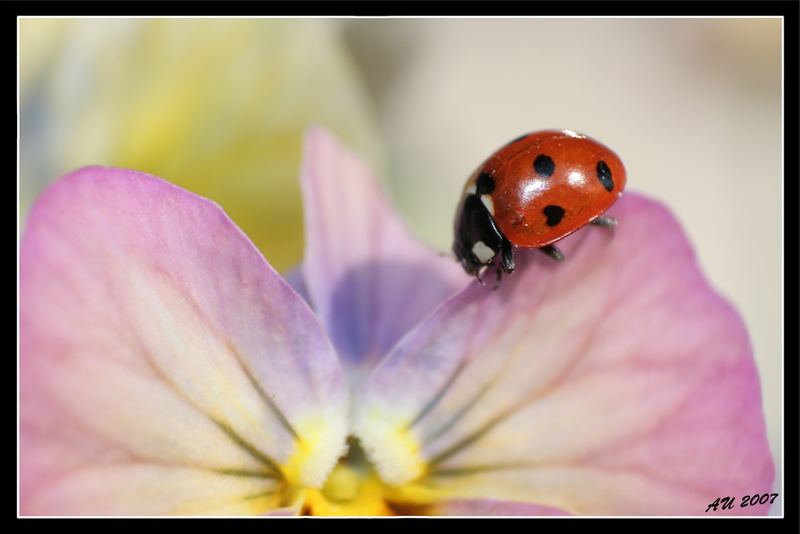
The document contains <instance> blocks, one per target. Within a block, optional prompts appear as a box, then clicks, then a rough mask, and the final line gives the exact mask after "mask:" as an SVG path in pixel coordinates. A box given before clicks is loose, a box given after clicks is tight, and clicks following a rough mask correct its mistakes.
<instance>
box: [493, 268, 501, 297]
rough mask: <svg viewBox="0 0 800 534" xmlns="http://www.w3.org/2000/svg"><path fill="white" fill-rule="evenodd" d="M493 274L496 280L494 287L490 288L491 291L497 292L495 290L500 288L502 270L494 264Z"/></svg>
mask: <svg viewBox="0 0 800 534" xmlns="http://www.w3.org/2000/svg"><path fill="white" fill-rule="evenodd" d="M494 272H495V276H496V279H495V281H494V287H493V288H492V291H497V288H498V287H500V279H501V278H503V269H501V268H500V266H499V265H496V264H495V266H494Z"/></svg>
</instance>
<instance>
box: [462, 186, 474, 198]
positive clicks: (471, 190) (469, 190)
mask: <svg viewBox="0 0 800 534" xmlns="http://www.w3.org/2000/svg"><path fill="white" fill-rule="evenodd" d="M476 191H477V189H476V188H475V184H472V185H471V186H469V187H468V188H467V189H466V190H465V191H464V196H465V197H466V196H469V195H474V194H475V192H476Z"/></svg>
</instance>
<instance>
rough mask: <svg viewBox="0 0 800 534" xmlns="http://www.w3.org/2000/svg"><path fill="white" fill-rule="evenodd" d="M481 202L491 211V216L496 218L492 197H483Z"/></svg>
mask: <svg viewBox="0 0 800 534" xmlns="http://www.w3.org/2000/svg"><path fill="white" fill-rule="evenodd" d="M481 202H483V205H484V206H486V209H487V210H489V214H490V215H491V216H492V217H494V202H492V197H490V196H489V195H481Z"/></svg>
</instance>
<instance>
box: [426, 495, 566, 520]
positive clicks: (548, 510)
mask: <svg viewBox="0 0 800 534" xmlns="http://www.w3.org/2000/svg"><path fill="white" fill-rule="evenodd" d="M431 515H460V516H528V517H538V516H553V515H570V514H569V513H568V512H565V511H564V510H559V509H558V508H552V507H549V506H539V505H538V504H530V503H526V502H512V501H495V500H491V499H453V500H451V501H445V502H442V503H440V504H437V505H436V506H434V507H433V509H432V510H431Z"/></svg>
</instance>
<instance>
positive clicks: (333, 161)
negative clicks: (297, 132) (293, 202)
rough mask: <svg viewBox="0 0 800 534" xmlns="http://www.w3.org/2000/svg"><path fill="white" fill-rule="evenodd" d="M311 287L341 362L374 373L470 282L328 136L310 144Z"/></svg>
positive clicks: (305, 172) (306, 170)
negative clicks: (397, 345) (385, 357)
mask: <svg viewBox="0 0 800 534" xmlns="http://www.w3.org/2000/svg"><path fill="white" fill-rule="evenodd" d="M301 176H302V190H303V198H304V206H305V225H306V252H305V260H304V264H303V269H304V275H305V281H306V285H307V287H308V291H309V294H310V296H311V300H312V303H313V306H314V308H315V310H316V311H317V314H318V315H319V317H320V318H321V319H322V321H323V323H324V324H325V326H326V328H327V330H328V333H329V335H330V337H331V339H332V340H333V343H334V345H335V346H336V349H337V351H338V353H339V355H340V356H342V357H343V358H344V359H345V361H346V362H347V363H348V364H349V365H350V366H352V367H355V366H357V365H359V364H366V366H369V365H371V364H374V363H375V362H376V361H378V359H380V358H381V357H382V356H383V355H384V354H385V353H386V352H387V351H388V350H389V348H391V346H392V345H394V343H395V342H396V341H397V340H398V339H399V338H400V336H402V335H403V334H404V333H405V332H407V331H408V330H409V329H410V328H411V327H412V326H414V325H415V324H416V323H417V322H418V321H419V320H420V319H422V317H424V316H425V315H426V314H428V313H429V312H430V311H431V310H432V309H433V308H434V307H435V306H437V305H438V304H440V303H441V302H442V301H443V300H444V298H445V297H446V296H447V295H450V294H452V293H453V292H454V291H455V290H456V289H458V288H461V287H464V286H465V285H466V284H467V283H468V281H469V279H468V277H467V276H466V275H465V274H464V272H463V271H462V270H461V268H460V267H459V266H458V265H457V264H456V263H455V262H454V261H453V260H452V259H450V258H448V257H446V256H444V255H440V254H438V253H437V252H435V251H433V250H431V249H429V248H427V247H425V246H423V245H422V244H420V243H419V242H418V241H417V240H415V239H414V237H413V236H412V235H411V234H410V233H409V231H408V229H407V228H406V227H405V226H404V225H403V223H402V221H401V220H400V218H399V217H398V215H397V213H395V211H394V209H393V208H392V206H391V205H390V204H389V202H388V201H387V199H386V197H385V196H384V194H383V192H382V191H381V190H380V187H379V186H378V184H377V181H376V179H375V177H374V176H373V175H372V173H371V172H370V170H369V169H368V168H367V167H366V165H365V164H364V163H363V162H362V161H361V160H360V159H358V157H356V156H355V155H354V154H352V153H351V152H350V151H348V150H346V149H345V148H343V147H342V146H340V145H339V143H338V142H337V141H336V140H335V139H334V138H333V137H332V136H331V135H330V134H329V133H327V132H326V131H324V130H322V129H318V128H316V129H312V130H310V131H309V132H308V134H307V136H306V139H305V155H304V161H303V168H302V173H301Z"/></svg>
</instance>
